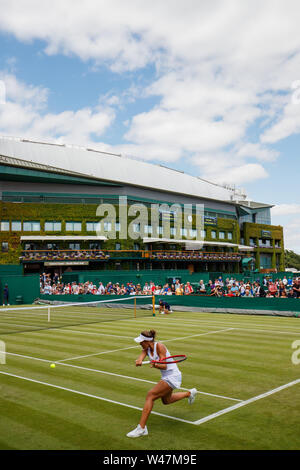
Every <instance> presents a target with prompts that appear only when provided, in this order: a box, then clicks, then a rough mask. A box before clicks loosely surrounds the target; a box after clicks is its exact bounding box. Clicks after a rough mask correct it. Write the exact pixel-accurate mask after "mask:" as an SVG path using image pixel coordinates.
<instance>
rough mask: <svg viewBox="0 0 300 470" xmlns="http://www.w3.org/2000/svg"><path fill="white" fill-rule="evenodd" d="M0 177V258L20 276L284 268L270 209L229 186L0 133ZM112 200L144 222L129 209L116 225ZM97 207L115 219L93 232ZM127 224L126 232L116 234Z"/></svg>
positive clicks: (279, 233) (118, 157) (280, 242)
mask: <svg viewBox="0 0 300 470" xmlns="http://www.w3.org/2000/svg"><path fill="white" fill-rule="evenodd" d="M0 174H1V183H0V198H1V201H0V208H1V232H0V237H1V253H0V264H9V265H22V266H23V270H24V273H39V272H47V271H48V272H53V271H54V270H55V271H57V272H60V273H64V272H66V271H67V272H70V271H78V270H89V271H102V270H110V271H112V270H136V271H139V270H162V269H164V270H188V271H189V272H190V273H193V272H215V273H241V272H243V270H245V269H250V270H252V271H254V270H257V271H261V272H268V271H269V272H272V271H273V272H275V271H276V270H277V271H284V241H283V229H282V227H281V226H274V225H272V223H271V213H270V209H271V207H272V206H271V205H269V204H263V203H258V202H254V201H250V200H248V199H247V196H246V195H245V194H243V193H242V191H240V190H237V189H235V188H230V187H225V186H221V185H218V184H214V183H212V182H208V181H205V180H203V179H201V178H198V177H196V176H191V175H189V174H186V173H184V172H182V171H177V170H173V169H170V168H167V167H165V166H162V165H154V164H150V163H146V162H144V161H141V160H135V159H131V158H127V157H124V156H121V155H116V154H110V153H105V152H101V151H97V150H93V149H89V148H81V147H75V146H68V145H60V144H51V143H43V142H34V141H29V140H25V139H17V138H7V137H2V138H0ZM120 201H123V202H122V203H124V204H125V202H127V205H128V207H129V208H130V207H131V206H133V205H134V204H135V205H136V204H138V203H139V204H142V205H143V207H146V208H147V210H148V213H149V219H148V220H147V221H146V223H145V224H141V223H140V222H136V220H137V219H136V215H134V214H133V213H131V212H130V210H129V211H128V213H127V219H126V220H127V222H126V223H127V225H128V226H127V227H124V226H121V213H120V211H121V209H120V207H121V206H120ZM103 204H110V205H112V206H113V207H114V208H115V213H116V220H115V222H116V224H115V225H114V224H113V225H114V227H113V230H112V223H111V222H106V223H105V224H102V226H101V227H102V229H101V230H102V231H101V233H100V232H99V226H100V225H99V222H100V221H101V220H102V219H103V213H102V212H101V211H99V207H102V208H103V207H104V206H103ZM157 205H158V206H159V207H160V208H159V223H158V226H153V225H152V224H151V219H150V213H151V210H152V208H153V207H154V206H155V207H156V206H157ZM174 205H176V206H180V207H182V208H183V209H184V208H185V207H192V215H191V218H190V219H189V221H190V223H191V224H192V225H190V228H189V229H186V228H185V227H184V226H183V228H182V229H181V231H180V233H178V232H177V231H176V230H175V227H174V223H173V222H174V221H173V219H172V216H173V217H174V212H173V211H172V207H174ZM187 205H188V206H187ZM161 207H163V209H161ZM197 207H201V208H202V209H203V210H202V213H201V222H202V225H201V230H200V229H199V227H198V225H197V227H196V226H195V223H196V220H199V219H197V215H196V213H197V209H196V208H197ZM100 212H101V214H100ZM106 220H107V219H106ZM166 220H168V221H169V225H170V231H168V232H167V234H166V233H164V232H165V225H164V222H166ZM123 225H124V222H123ZM129 226H130V227H131V230H132V232H133V234H134V236H132V237H128V236H127V237H126V236H124V229H126V230H125V231H126V232H127V229H128V227H129ZM187 230H190V232H189V235H195V234H196V233H197V234H198V230H200V232H201V240H202V242H201V243H199V240H197V239H191V240H188V239H187V238H191V237H190V236H189V237H187ZM112 231H113V233H114V236H113V237H112V236H111V232H112Z"/></svg>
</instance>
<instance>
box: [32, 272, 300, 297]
mask: <svg viewBox="0 0 300 470" xmlns="http://www.w3.org/2000/svg"><path fill="white" fill-rule="evenodd" d="M40 292H41V294H48V295H58V294H60V295H80V294H91V295H159V296H163V295H192V294H194V295H195V294H197V295H207V296H215V297H280V298H300V277H298V278H297V277H296V278H291V277H289V278H287V277H286V276H285V277H284V278H283V279H276V280H275V281H269V280H267V278H264V279H263V281H262V282H261V283H260V282H259V281H258V280H257V281H255V282H247V281H245V280H236V279H235V278H233V277H231V278H227V279H226V280H225V281H223V279H222V277H219V278H218V279H215V280H214V281H212V280H209V281H208V283H206V284H205V283H204V282H203V280H200V281H199V283H193V285H192V284H191V283H190V282H186V283H181V282H180V281H179V279H175V278H174V280H173V282H172V283H171V284H168V283H166V284H164V285H155V284H154V283H153V282H149V283H148V282H145V283H144V284H143V285H142V284H140V283H136V284H135V283H133V282H128V283H125V284H120V283H118V282H117V283H112V282H109V283H107V284H105V285H104V284H103V283H102V282H99V283H98V285H96V284H94V283H93V282H90V281H86V282H84V283H77V282H76V281H73V282H70V283H63V282H62V280H61V278H60V277H59V275H58V274H57V273H55V274H54V276H53V277H52V278H51V275H49V274H45V273H43V274H42V275H41V278H40Z"/></svg>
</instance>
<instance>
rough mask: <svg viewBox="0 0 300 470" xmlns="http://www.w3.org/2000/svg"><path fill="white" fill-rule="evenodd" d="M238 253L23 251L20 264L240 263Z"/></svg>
mask: <svg viewBox="0 0 300 470" xmlns="http://www.w3.org/2000/svg"><path fill="white" fill-rule="evenodd" d="M241 258H242V257H241V255H240V253H228V252H216V253H212V252H202V251H166V250H164V251H144V250H46V249H45V250H24V251H23V252H22V254H21V257H20V259H21V261H22V262H31V261H40V262H44V261H105V260H109V259H114V260H116V259H118V260H120V259H140V260H143V259H146V260H149V261H155V260H157V261H163V260H167V261H185V260H187V261H203V262H214V261H220V262H222V261H223V262H225V261H232V262H239V261H241Z"/></svg>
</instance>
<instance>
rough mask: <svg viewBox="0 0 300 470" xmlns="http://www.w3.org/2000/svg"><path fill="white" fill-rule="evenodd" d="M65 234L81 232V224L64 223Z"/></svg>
mask: <svg viewBox="0 0 300 470" xmlns="http://www.w3.org/2000/svg"><path fill="white" fill-rule="evenodd" d="M66 231H67V232H81V222H66Z"/></svg>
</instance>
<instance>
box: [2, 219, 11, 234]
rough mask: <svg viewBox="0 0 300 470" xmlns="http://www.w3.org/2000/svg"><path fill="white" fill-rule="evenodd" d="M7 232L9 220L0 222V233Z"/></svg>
mask: <svg viewBox="0 0 300 470" xmlns="http://www.w3.org/2000/svg"><path fill="white" fill-rule="evenodd" d="M8 231H9V220H1V232H8Z"/></svg>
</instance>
